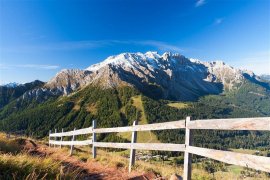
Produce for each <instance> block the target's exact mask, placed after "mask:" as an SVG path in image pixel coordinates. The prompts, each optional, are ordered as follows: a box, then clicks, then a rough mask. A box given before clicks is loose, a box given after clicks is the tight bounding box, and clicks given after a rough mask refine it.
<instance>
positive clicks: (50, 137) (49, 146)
mask: <svg viewBox="0 0 270 180" xmlns="http://www.w3.org/2000/svg"><path fill="white" fill-rule="evenodd" d="M51 132H52V131H51V130H49V147H51V142H50V141H51Z"/></svg>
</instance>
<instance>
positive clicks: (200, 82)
mask: <svg viewBox="0 0 270 180" xmlns="http://www.w3.org/2000/svg"><path fill="white" fill-rule="evenodd" d="M247 76H248V78H251V79H254V80H256V81H257V80H259V78H258V77H257V76H256V75H255V74H254V73H252V72H246V71H242V70H239V69H236V68H233V67H231V66H229V65H227V64H225V63H224V62H222V61H214V62H202V61H200V60H196V59H188V58H186V57H185V56H183V55H180V54H177V53H176V54H172V53H170V52H166V53H164V54H162V55H160V54H158V53H157V52H146V53H145V54H143V53H122V54H119V55H116V56H110V57H108V58H107V59H105V60H104V61H102V62H101V63H98V64H94V65H91V66H89V67H88V68H86V69H85V70H79V69H70V70H67V69H64V70H62V71H60V72H59V73H57V74H56V76H55V77H53V78H52V79H51V80H50V81H49V82H47V83H46V84H45V85H44V87H42V88H39V89H34V90H32V91H30V92H27V93H26V94H25V95H24V97H28V98H31V97H32V98H33V97H37V96H39V95H41V94H43V96H44V95H48V96H52V95H55V96H58V95H69V94H70V93H72V92H74V91H77V90H78V89H82V88H84V87H86V86H87V85H90V84H91V85H94V86H100V87H102V88H104V89H106V88H115V87H119V86H131V87H135V88H137V89H138V90H139V91H141V92H143V93H145V94H147V95H152V96H159V97H160V98H166V99H173V100H194V99H197V98H198V97H200V96H202V95H207V94H219V93H222V92H223V91H224V90H225V91H230V90H232V89H235V88H237V87H239V86H240V85H241V83H243V81H244V80H245V79H247Z"/></svg>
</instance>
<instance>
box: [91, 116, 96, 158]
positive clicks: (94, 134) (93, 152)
mask: <svg viewBox="0 0 270 180" xmlns="http://www.w3.org/2000/svg"><path fill="white" fill-rule="evenodd" d="M96 127H97V121H96V120H93V122H92V129H93V134H92V155H93V158H96V156H97V149H96V147H95V142H96V141H97V139H96V138H97V137H96V133H95V132H94V129H95V128H96Z"/></svg>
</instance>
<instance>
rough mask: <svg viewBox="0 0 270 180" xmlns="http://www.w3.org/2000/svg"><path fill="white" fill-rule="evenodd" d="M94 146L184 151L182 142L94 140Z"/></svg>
mask: <svg viewBox="0 0 270 180" xmlns="http://www.w3.org/2000/svg"><path fill="white" fill-rule="evenodd" d="M95 146H96V147H107V148H122V149H131V148H132V149H141V150H160V151H181V152H184V150H185V145H184V144H169V143H168V144H166V143H134V144H133V145H132V144H131V143H107V142H95Z"/></svg>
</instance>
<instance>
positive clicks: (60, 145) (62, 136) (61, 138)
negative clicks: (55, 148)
mask: <svg viewBox="0 0 270 180" xmlns="http://www.w3.org/2000/svg"><path fill="white" fill-rule="evenodd" d="M63 132H64V129H63V128H62V133H63ZM60 141H61V143H62V141H63V136H61V139H60ZM60 148H62V144H60Z"/></svg>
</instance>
